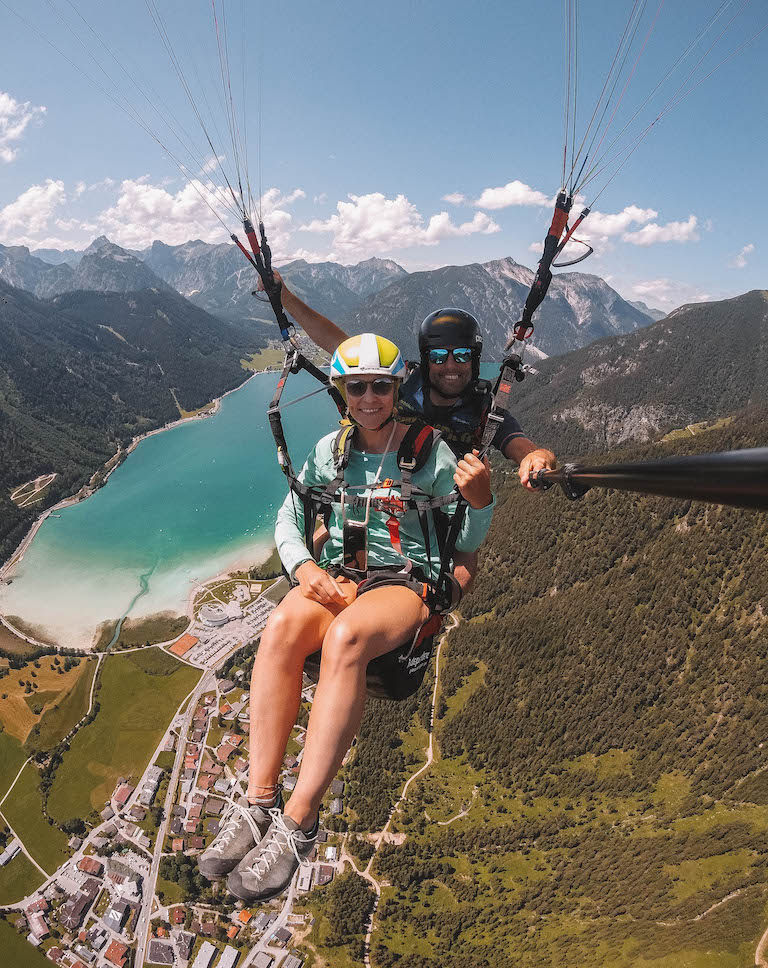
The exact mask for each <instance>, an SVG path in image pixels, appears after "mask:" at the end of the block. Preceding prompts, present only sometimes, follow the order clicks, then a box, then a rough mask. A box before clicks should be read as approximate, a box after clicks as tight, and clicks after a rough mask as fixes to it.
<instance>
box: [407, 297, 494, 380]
mask: <svg viewBox="0 0 768 968" xmlns="http://www.w3.org/2000/svg"><path fill="white" fill-rule="evenodd" d="M446 346H469V347H470V348H471V349H472V350H473V353H472V379H473V380H476V379H477V378H478V377H479V376H480V354H481V353H482V351H483V334H482V333H481V332H480V324H479V323H478V321H477V320H476V319H475V317H474V316H473V315H472V313H468V312H467V311H466V310H465V309H438V310H437V311H436V312H434V313H430V314H429V316H427V317H426V319H425V320H424V322H423V323H422V324H421V328H420V329H419V356H420V357H421V372H422V375H423V377H424V381H425V382H427V381H428V372H429V370H428V366H427V353H429V351H430V350H434V349H440V348H443V347H446Z"/></svg>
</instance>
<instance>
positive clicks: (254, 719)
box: [248, 588, 343, 803]
mask: <svg viewBox="0 0 768 968" xmlns="http://www.w3.org/2000/svg"><path fill="white" fill-rule="evenodd" d="M342 608H343V606H339V605H321V604H320V603H319V602H314V601H311V600H310V599H308V598H305V597H304V596H303V595H302V594H301V592H300V591H299V589H298V588H293V589H291V591H290V592H288V594H287V595H286V596H285V598H284V599H283V601H282V602H281V603H280V604H279V605H278V606H277V608H276V609H275V610H274V612H272V614H271V615H270V617H269V620H268V621H267V624H266V627H265V628H264V631H263V632H262V635H261V642H260V644H259V651H258V652H257V654H256V658H255V660H254V663H253V672H252V674H251V701H250V714H251V729H250V757H249V759H250V767H249V771H248V774H249V775H248V799H249V800H250V801H251V803H254V802H255V801H256V800H257V799H259V798H261V799H270V791H273V790H274V787H275V784H276V783H277V779H278V776H279V774H280V767H281V765H282V761H283V756H284V755H285V747H286V745H287V743H288V737H289V736H290V733H291V729H292V728H293V725H294V723H295V722H296V716H297V714H298V711H299V703H300V701H301V675H302V671H303V669H304V660H305V659H306V658H307V656H308V655H311V654H312V653H313V652H316V651H317V650H318V649H319V648H320V645H321V643H322V641H323V637H324V635H325V633H326V631H327V630H328V627H329V626H330V624H331V622H333V620H334V618H335V617H336V616H337V615H338V614H339V612H340V611H342Z"/></svg>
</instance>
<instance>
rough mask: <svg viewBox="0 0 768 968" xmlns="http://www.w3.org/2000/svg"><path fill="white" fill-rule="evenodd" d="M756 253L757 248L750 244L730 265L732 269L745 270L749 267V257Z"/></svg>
mask: <svg viewBox="0 0 768 968" xmlns="http://www.w3.org/2000/svg"><path fill="white" fill-rule="evenodd" d="M754 251H755V246H754V244H753V243H752V242H748V243H747V244H746V245H745V246H744V248H743V249H741V251H740V252H737V253H736V255H735V256H734V257H733V258H732V259H731V261H730V262H729V263H728V264H729V265H730V267H731V268H732V269H744V268H745V267H746V265H747V256H748V255H751V254H752V253H753V252H754Z"/></svg>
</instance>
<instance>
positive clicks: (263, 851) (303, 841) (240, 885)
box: [227, 809, 317, 903]
mask: <svg viewBox="0 0 768 968" xmlns="http://www.w3.org/2000/svg"><path fill="white" fill-rule="evenodd" d="M269 813H270V816H271V818H272V823H271V824H270V827H269V830H267V832H266V833H265V834H264V837H263V838H262V840H261V843H259V844H258V845H257V846H256V847H254V848H253V850H252V851H251V852H250V853H249V854H247V855H246V856H245V857H244V858H243V859H242V861H241V862H240V864H238V866H237V868H236V869H235V870H233V871H232V873H231V874H230V875H229V877H228V878H227V889H228V890H229V892H230V894H234V895H235V897H236V898H239V899H240V900H241V901H247V902H249V903H250V902H253V901H268V900H269V899H270V898H272V897H277V895H278V894H280V893H281V892H282V891H284V890H285V889H286V887H288V885H289V884H290V883H291V878H292V877H293V875H294V874H295V873H296V871H297V870H298V868H299V865H300V864H301V862H302V861H303V860H304V858H305V857H308V856H309V854H310V853H311V852H312V848H313V847H314V846H315V842H316V841H317V823H315V826H314V827H313V828H312V830H310V831H309V832H308V833H305V832H304V831H303V830H302V829H301V828H300V827H299V825H298V824H297V823H296V822H295V821H294V820H291V818H290V817H286V816H285V815H284V814H283V813H282V811H280V810H277V809H273V810H270V811H269Z"/></svg>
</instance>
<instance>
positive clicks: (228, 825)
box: [197, 794, 283, 881]
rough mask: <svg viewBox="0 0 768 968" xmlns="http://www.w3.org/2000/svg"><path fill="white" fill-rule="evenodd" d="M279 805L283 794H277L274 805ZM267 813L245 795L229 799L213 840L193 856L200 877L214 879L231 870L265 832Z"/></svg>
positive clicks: (268, 822)
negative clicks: (196, 855)
mask: <svg viewBox="0 0 768 968" xmlns="http://www.w3.org/2000/svg"><path fill="white" fill-rule="evenodd" d="M282 806H283V797H282V794H278V799H277V807H278V809H280V808H282ZM272 809H274V808H272ZM270 812H271V811H270V808H268V807H267V808H265V807H259V806H250V805H249V803H248V801H247V800H246V798H245V797H241V798H240V799H239V800H238V801H232V802H231V803H230V806H229V810H228V811H227V813H226V814H225V815H224V819H223V822H222V825H221V829H220V830H219V832H218V834H217V835H216V837H215V839H214V841H213V843H212V844H211V845H210V847H208V848H207V849H206V850H204V851H203V853H202V854H200V856H199V857H198V859H197V866H198V869H199V871H200V873H201V874H202V875H203V877H207V878H208V880H209V881H216V880H220V879H221V878H222V877H224V876H225V875H226V874H229V872H230V871H231V870H234V869H235V867H237V865H238V864H239V863H240V861H241V860H242V859H243V858H244V857H245V855H246V854H248V853H249V851H251V850H253V848H254V847H255V846H256V844H258V843H259V841H260V840H261V838H262V837H263V836H264V834H265V833H266V832H267V829H268V827H269V825H270V824H271V822H272V818H271V817H270Z"/></svg>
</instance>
